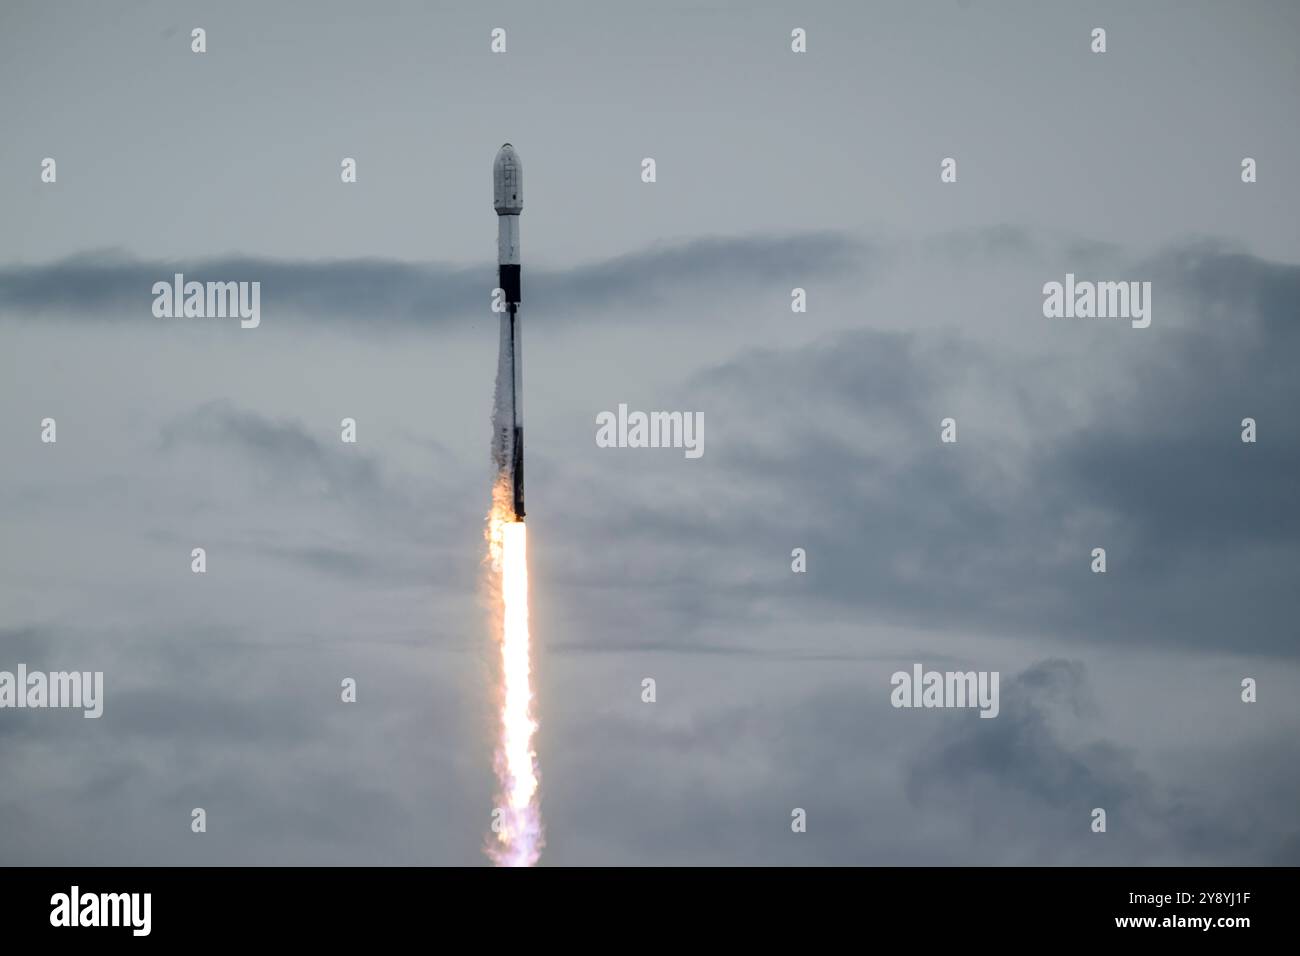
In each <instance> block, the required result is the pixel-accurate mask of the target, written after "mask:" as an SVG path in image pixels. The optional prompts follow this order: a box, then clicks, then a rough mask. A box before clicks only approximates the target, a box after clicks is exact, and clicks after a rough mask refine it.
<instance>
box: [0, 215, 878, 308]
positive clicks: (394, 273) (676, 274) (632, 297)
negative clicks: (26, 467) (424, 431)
mask: <svg viewBox="0 0 1300 956" xmlns="http://www.w3.org/2000/svg"><path fill="white" fill-rule="evenodd" d="M861 253H862V249H861V247H860V245H859V243H857V242H855V241H854V240H852V239H850V238H849V237H847V236H844V235H841V234H837V233H808V234H802V235H792V236H785V237H780V238H766V237H753V238H706V239H695V240H692V241H688V242H681V243H661V244H659V245H656V246H652V247H650V248H648V249H646V250H643V251H641V252H636V253H630V254H626V255H621V256H616V257H614V258H611V259H607V260H605V261H602V262H595V263H591V264H588V265H579V266H573V267H569V268H564V269H546V268H532V267H529V268H528V271H527V278H526V280H525V281H526V289H527V296H528V305H529V310H530V314H531V313H532V312H533V311H534V310H537V311H538V312H539V313H540V314H541V315H544V316H548V315H549V316H558V317H564V316H568V315H584V314H591V313H592V312H593V311H595V310H600V309H605V308H608V307H609V306H610V305H613V304H615V303H617V304H618V305H619V306H620V307H622V308H645V307H650V306H654V305H658V304H661V303H662V302H663V301H664V299H665V297H666V296H668V295H670V294H671V295H680V294H681V293H682V292H683V291H686V290H689V289H701V290H706V291H707V290H714V291H715V292H725V291H728V290H730V289H733V288H735V287H737V286H740V285H744V284H753V285H760V286H762V285H775V284H782V285H786V286H787V287H788V286H789V285H790V284H791V283H795V282H797V281H808V280H810V279H815V278H818V277H823V276H834V275H843V274H845V273H846V272H848V271H849V270H851V269H853V268H855V267H856V266H857V265H858V264H859V261H860V258H861ZM176 273H182V274H184V276H185V281H187V282H190V281H196V282H209V281H212V282H234V281H240V282H245V281H246V282H253V281H257V282H261V284H262V285H261V296H262V298H261V307H262V309H263V310H272V309H275V310H283V311H284V312H285V313H286V314H293V315H297V316H302V317H309V318H312V319H321V320H326V319H349V320H358V321H368V320H374V321H381V322H399V323H407V322H410V323H419V324H427V323H431V322H440V321H448V320H450V319H453V318H459V317H462V316H464V315H466V314H477V313H479V312H482V311H483V310H484V309H487V308H488V307H489V305H490V301H491V291H492V288H493V287H494V286H495V285H496V269H495V267H494V266H493V265H491V264H489V263H484V264H483V265H482V266H478V267H458V266H451V265H446V264H438V263H431V264H417V263H407V262H394V261H390V260H383V259H340V260H337V261H317V262H295V261H291V260H276V259H252V258H243V257H237V256H232V257H227V258H214V259H203V260H198V261H191V262H149V261H142V260H138V259H132V258H128V257H124V256H121V255H118V254H115V253H112V252H106V253H85V254H82V255H77V256H72V257H70V258H67V259H64V260H61V261H59V262H54V263H50V264H46V265H33V266H9V267H6V268H0V313H9V314H11V315H14V314H16V315H22V316H27V315H44V314H47V313H54V314H68V315H72V316H74V317H82V318H85V319H91V320H102V319H106V318H122V317H127V318H129V317H137V318H147V319H152V318H153V315H152V311H151V309H152V306H153V301H154V296H153V293H152V291H151V290H152V288H153V284H154V283H155V282H167V283H171V282H172V279H173V276H174V275H175V274H176Z"/></svg>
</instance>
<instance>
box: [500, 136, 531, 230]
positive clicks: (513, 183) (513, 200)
mask: <svg viewBox="0 0 1300 956" xmlns="http://www.w3.org/2000/svg"><path fill="white" fill-rule="evenodd" d="M492 206H493V208H495V209H496V211H497V215H500V216H517V215H519V213H520V212H521V211H522V210H523V208H524V168H523V164H522V163H520V162H519V154H518V153H516V152H515V148H514V147H513V146H511V145H510V144H509V143H506V144H505V145H504V146H502V147H501V148H500V149H499V150H497V158H496V160H495V161H494V162H493V163H492Z"/></svg>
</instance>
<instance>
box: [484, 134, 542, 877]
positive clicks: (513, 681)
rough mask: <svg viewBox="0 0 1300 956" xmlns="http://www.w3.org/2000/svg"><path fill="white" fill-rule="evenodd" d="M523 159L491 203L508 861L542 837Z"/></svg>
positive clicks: (492, 518) (500, 811) (504, 852)
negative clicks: (527, 456) (501, 304)
mask: <svg viewBox="0 0 1300 956" xmlns="http://www.w3.org/2000/svg"><path fill="white" fill-rule="evenodd" d="M523 200H524V193H523V168H522V166H521V165H520V162H519V156H518V154H517V153H516V152H515V150H514V147H513V146H511V145H510V144H509V143H506V144H505V145H504V146H502V147H501V150H500V151H499V152H498V153H497V156H496V161H495V162H494V163H493V164H492V204H493V206H494V207H495V208H496V212H497V270H498V272H497V279H498V283H499V286H500V288H501V290H502V292H503V293H504V297H505V310H504V311H503V312H502V313H501V345H500V352H499V354H498V358H497V384H496V400H495V403H494V406H493V411H492V457H493V463H494V464H495V466H496V475H495V477H494V479H493V486H492V510H491V512H490V513H489V514H488V521H487V541H488V558H489V561H490V566H491V578H490V587H491V590H492V592H493V595H494V597H495V600H494V601H493V612H494V613H493V630H494V636H495V637H496V638H497V639H498V640H499V642H500V658H499V661H500V683H499V686H498V695H497V696H498V703H499V705H500V738H499V740H498V743H497V748H496V755H495V761H494V764H495V770H496V774H497V780H498V783H499V785H500V789H499V791H498V800H499V804H498V806H497V812H495V813H494V814H493V828H492V829H493V833H494V836H493V838H492V839H491V840H490V841H489V843H488V846H487V853H488V856H490V857H491V858H492V859H493V860H494V861H495V862H496V863H498V864H500V865H503V866H532V865H533V864H534V863H536V862H537V860H538V859H539V857H540V856H541V852H542V847H543V846H544V844H545V839H544V836H543V831H542V815H541V808H540V806H539V798H538V787H539V783H540V780H539V774H538V768H537V751H536V750H535V749H534V746H533V735H534V734H535V733H536V732H537V720H536V717H535V716H534V711H533V701H534V698H533V689H532V639H531V637H530V635H529V625H528V537H527V525H525V524H524V426H523V414H522V407H521V403H520V390H521V387H522V383H523V376H522V367H523V362H522V358H523V356H522V353H521V352H520V347H519V299H520V294H519V287H520V282H519V214H520V212H522V211H523V208H524V201H523Z"/></svg>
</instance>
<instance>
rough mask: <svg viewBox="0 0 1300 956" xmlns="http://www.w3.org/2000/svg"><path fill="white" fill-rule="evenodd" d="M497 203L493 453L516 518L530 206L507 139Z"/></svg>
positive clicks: (499, 162) (496, 168) (495, 169)
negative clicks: (523, 266) (523, 275)
mask: <svg viewBox="0 0 1300 956" xmlns="http://www.w3.org/2000/svg"><path fill="white" fill-rule="evenodd" d="M492 205H493V207H495V209H496V212H497V283H498V285H499V287H500V288H501V290H502V292H503V293H504V296H503V298H504V300H505V302H504V305H505V309H504V311H502V313H501V348H500V352H499V353H498V356H497V398H496V407H495V409H494V411H493V423H492V427H493V429H494V431H495V434H494V437H493V443H492V448H493V455H494V458H495V461H496V466H497V469H498V474H499V475H500V476H501V477H502V478H504V479H505V480H506V481H508V482H509V489H510V502H511V507H512V509H513V511H514V519H515V520H516V521H522V520H523V518H524V418H523V410H522V407H521V404H520V398H521V394H520V393H521V389H522V385H523V354H522V353H521V351H520V348H519V214H520V213H521V212H523V209H524V170H523V165H522V164H521V163H520V162H519V154H518V153H516V152H515V148H514V147H513V146H511V145H510V144H509V143H506V144H505V145H504V146H502V147H501V149H500V150H498V152H497V158H496V160H495V162H493V164H492Z"/></svg>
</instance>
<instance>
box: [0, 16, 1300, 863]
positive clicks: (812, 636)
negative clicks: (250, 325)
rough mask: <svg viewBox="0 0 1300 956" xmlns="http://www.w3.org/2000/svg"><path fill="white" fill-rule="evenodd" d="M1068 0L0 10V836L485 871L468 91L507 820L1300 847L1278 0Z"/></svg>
mask: <svg viewBox="0 0 1300 956" xmlns="http://www.w3.org/2000/svg"><path fill="white" fill-rule="evenodd" d="M1063 6H1064V5H1059V6H1058V5H1046V4H1034V3H992V2H981V0H970V2H965V3H959V2H954V3H940V2H928V3H901V2H900V3H871V4H860V3H849V2H842V3H821V4H800V5H798V6H797V8H796V7H794V6H790V5H784V4H740V3H734V4H733V3H689V4H688V3H684V2H670V3H656V4H646V5H641V4H632V3H627V4H600V3H595V2H592V3H551V4H545V5H539V4H469V3H461V4H450V3H447V4H433V3H415V2H411V3H396V2H390V3H376V4H342V3H337V4H335V3H314V4H305V3H303V4H299V3H220V4H218V3H210V4H207V3H173V2H166V3H163V2H158V3H153V2H139V3H114V4H98V3H95V4H92V3H66V4H58V5H52V4H43V3H34V2H33V3H24V2H18V3H6V4H4V6H3V8H0V89H4V90H6V93H5V96H4V97H3V99H0V129H3V131H4V134H3V135H0V448H2V449H4V452H3V458H2V459H0V462H2V464H0V529H3V533H2V534H0V670H6V669H8V670H12V669H14V668H15V667H16V666H17V665H18V664H19V663H25V664H27V665H28V667H29V668H32V669H46V670H68V669H77V670H102V671H104V674H105V684H106V690H105V703H104V716H103V717H102V718H101V719H99V720H83V719H82V718H81V716H80V714H79V713H78V712H56V711H29V710H24V711H15V710H0V766H3V767H4V772H3V773H0V863H5V864H147V863H157V864H167V863H182V864H200V863H219V864H239V863H256V864H272V863H283V864H294V863H308V864H314V863H330V864H340V863H342V864H345V863H379V864H382V863H403V864H457V865H462V864H468V865H479V864H485V863H486V862H487V861H486V858H485V857H484V856H483V854H482V852H481V847H482V844H483V842H484V838H485V835H486V834H487V832H488V826H489V824H490V819H491V811H492V806H493V791H494V780H493V777H492V764H491V751H492V747H493V736H494V733H495V727H494V710H493V701H492V699H491V693H490V687H491V680H490V675H489V671H490V662H491V660H492V652H493V646H492V644H491V635H490V633H489V630H488V618H487V609H486V607H485V604H484V597H483V593H482V587H481V584H482V573H483V569H482V559H483V551H484V545H483V515H484V512H485V511H486V508H487V506H488V497H489V486H490V481H491V474H490V462H489V440H490V437H491V436H490V424H489V415H490V412H491V401H492V388H493V375H494V374H495V368H496V348H497V331H496V317H495V316H494V315H493V314H492V313H491V312H490V310H489V307H488V306H489V294H490V290H491V289H492V287H493V286H494V285H495V269H494V264H493V263H494V260H493V256H494V254H495V233H496V225H497V224H496V217H495V215H494V214H493V213H492V210H491V204H490V167H491V162H492V158H493V156H494V155H495V152H496V150H497V148H498V147H499V146H500V144H501V143H502V142H504V141H506V140H509V141H511V142H512V143H514V144H515V146H516V147H517V149H518V150H519V153H520V156H521V158H522V161H523V164H524V167H525V177H524V182H525V211H524V213H523V216H522V221H521V233H522V249H523V262H524V273H523V274H524V280H523V282H524V306H523V313H522V314H523V322H524V335H523V341H524V349H525V362H524V399H523V407H524V413H525V418H526V422H527V429H526V434H527V458H528V480H529V488H528V504H529V518H528V523H529V525H530V532H529V538H530V569H531V574H532V579H533V583H532V588H533V590H532V617H533V634H534V638H535V640H536V641H537V643H538V662H537V664H538V675H537V693H538V711H539V716H540V720H541V730H540V733H539V736H538V748H539V754H540V761H541V775H542V794H543V796H542V806H543V816H544V819H545V821H546V826H547V841H548V846H547V849H546V852H545V854H544V856H543V862H544V863H550V864H621V865H622V864H641V863H646V864H672V863H685V864H708V863H714V864H719V863H720V864H730V863H747V864H749V863H753V864H785V863H812V864H827V863H837V864H842V863H861V864H914V863H938V864H976V863H980V864H1013V863H1043V864H1059V865H1069V864H1107V863H1117V864H1140V865H1146V864H1161V863H1171V864H1184V863H1209V864H1259V863H1289V864H1295V863H1300V822H1297V819H1296V813H1295V808H1296V806H1297V805H1298V803H1300V745H1298V744H1297V741H1298V740H1300V708H1298V707H1297V706H1296V704H1295V701H1296V700H1297V698H1298V695H1300V661H1297V652H1298V651H1300V643H1298V642H1297V632H1296V620H1297V612H1298V611H1300V597H1298V596H1297V594H1298V593H1300V592H1297V588H1296V586H1295V585H1296V581H1295V575H1296V571H1297V569H1300V511H1298V510H1297V508H1296V506H1295V496H1296V475H1297V474H1300V425H1297V423H1296V421H1295V409H1296V408H1297V407H1300V378H1297V376H1296V374H1295V369H1296V363H1297V357H1300V329H1298V328H1297V325H1296V302H1297V301H1300V233H1297V231H1296V228H1295V224H1296V222H1297V221H1300V202H1298V194H1297V190H1296V188H1295V185H1294V176H1293V171H1294V169H1295V168H1296V165H1297V157H1298V156H1300V130H1298V129H1297V126H1296V124H1295V122H1294V119H1295V115H1294V110H1295V102H1296V94H1297V92H1300V53H1298V52H1297V51H1298V50H1300V44H1298V43H1297V40H1300V29H1298V28H1300V10H1298V9H1297V8H1296V7H1295V6H1294V5H1293V4H1289V3H1281V2H1279V3H1265V2H1250V3H1246V4H1239V5H1231V6H1229V5H1226V4H1193V3H1173V2H1160V3H1144V4H1141V5H1133V4H1129V3H1117V4H1088V5H1082V4H1080V5H1076V6H1077V7H1078V9H1077V10H1073V11H1067V10H1065V9H1063ZM796 9H797V12H795V11H796ZM1098 26H1100V27H1104V28H1106V30H1107V45H1108V51H1107V52H1106V53H1105V54H1093V53H1091V52H1090V51H1089V44H1090V38H1089V34H1090V31H1091V29H1092V28H1093V27H1098ZM194 27H203V28H205V29H206V30H207V42H208V52H207V53H205V54H202V55H196V54H194V53H191V52H190V37H189V35H190V30H191V29H192V28H194ZM494 27H503V28H505V29H506V30H507V37H508V52H507V53H506V54H505V55H493V54H492V53H490V52H489V33H490V31H491V29H492V28H494ZM795 27H803V28H805V29H806V30H807V31H808V52H807V53H806V54H801V55H796V54H793V53H791V52H790V31H791V30H792V29H793V28H795ZM345 156H347V157H354V158H355V159H356V160H357V164H358V182H357V183H355V184H347V185H345V184H343V183H341V182H340V177H339V170H340V166H339V164H340V160H341V159H342V158H343V157H345ZM949 156H951V157H954V158H956V160H957V164H958V180H957V182H956V183H955V184H942V183H940V181H939V164H940V161H941V160H942V159H943V158H944V157H949ZM45 157H52V158H54V159H55V160H56V161H57V171H58V178H57V182H56V183H53V184H46V183H42V182H41V178H40V171H41V160H42V159H43V158H45ZM645 157H653V158H655V160H656V162H657V174H658V178H657V182H655V183H653V184H647V183H643V182H642V181H641V177H640V171H641V161H642V159H643V158H645ZM1243 157H1252V158H1254V159H1255V160H1256V161H1257V164H1258V182H1256V183H1253V184H1244V183H1242V181H1241V161H1242V158H1243ZM174 272H185V273H186V274H187V276H189V277H191V278H198V279H213V280H231V281H238V280H245V281H252V280H257V281H260V282H261V283H262V300H261V324H260V326H259V327H258V328H256V329H241V328H240V327H239V323H238V321H236V320H223V319H174V320H162V319H157V318H155V317H154V316H153V314H152V312H151V306H152V302H153V296H152V294H151V291H150V290H151V287H152V284H153V283H154V282H156V281H159V280H169V279H170V277H171V276H172V274H173V273H174ZM1066 273H1075V274H1077V275H1078V276H1079V277H1080V278H1081V279H1083V278H1086V279H1094V280H1116V281H1118V280H1144V281H1150V282H1151V283H1152V299H1151V301H1152V322H1151V325H1150V327H1149V328H1146V329H1135V328H1132V327H1131V326H1130V324H1129V322H1127V321H1117V320H1088V319H1078V320H1073V319H1071V320H1065V319H1046V318H1044V317H1043V311H1042V304H1043V295H1042V287H1043V284H1044V283H1045V282H1049V281H1053V280H1055V281H1062V280H1063V279H1064V276H1065V274H1066ZM794 287H802V288H805V289H806V290H807V295H808V312H807V313H803V314H794V313H792V312H791V310H790V291H791V289H792V288H794ZM620 403H626V404H628V405H629V406H630V407H631V408H633V409H645V410H658V409H662V410H683V411H699V412H702V413H703V415H704V420H705V445H704V447H705V453H704V455H703V456H702V457H701V458H699V459H694V460H691V459H686V458H685V457H684V456H683V454H682V453H681V452H680V451H677V450H668V449H662V450H651V449H607V448H599V447H597V445H596V443H595V440H594V436H595V431H596V427H595V417H596V415H597V414H598V413H600V412H602V411H606V410H615V409H617V407H618V405H619V404H620ZM46 417H53V418H55V419H56V420H57V422H58V441H57V443H56V444H54V445H48V444H43V443H41V441H40V425H39V423H40V421H41V420H42V419H43V418H46ZM344 417H352V418H355V419H356V420H357V423H358V438H359V441H358V443H357V444H356V445H347V444H343V443H342V442H340V441H339V421H340V419H342V418H344ZM946 417H952V418H954V419H956V421H957V423H958V441H957V443H956V444H943V443H941V442H940V441H939V432H940V428H939V423H940V420H941V419H943V418H946ZM1245 417H1252V418H1254V419H1256V421H1257V422H1258V441H1257V442H1256V443H1254V444H1243V443H1242V441H1241V440H1240V434H1241V420H1242V419H1243V418H1245ZM194 547H204V548H206V549H207V553H208V572H207V573H206V574H205V575H195V574H192V573H191V572H190V551H191V549H192V548H194ZM796 547H800V548H804V549H806V551H807V555H808V570H807V573H805V574H794V573H792V572H791V568H790V564H791V557H790V555H791V550H792V549H793V548H796ZM1095 547H1105V548H1106V549H1107V556H1108V568H1107V573H1106V574H1104V575H1097V574H1093V573H1091V572H1090V570H1089V564H1090V561H1091V557H1090V553H1091V551H1092V549H1093V548H1095ZM914 663H921V664H922V665H924V666H925V667H926V668H933V669H939V670H996V671H999V672H1000V673H1001V675H1002V682H1001V712H1000V714H999V716H998V717H997V718H996V719H992V720H982V719H979V718H978V717H977V716H976V714H975V712H973V711H970V710H947V711H945V710H902V709H894V708H893V707H891V706H890V702H889V696H890V689H891V688H890V683H889V679H890V675H891V674H892V673H893V672H894V671H896V670H909V671H910V669H911V667H912V665H913V664H914ZM348 676H350V677H354V678H356V680H357V682H358V701H357V703H356V704H351V705H345V704H343V703H341V702H340V700H339V682H340V680H341V679H342V678H344V677H348ZM646 677H653V678H654V679H655V680H656V682H657V690H658V700H657V702H656V703H654V704H653V705H650V704H645V703H643V702H642V700H641V681H642V680H643V679H644V678H646ZM1245 677H1253V678H1256V679H1257V680H1258V682H1259V684H1258V687H1259V690H1258V693H1259V699H1258V702H1256V703H1253V704H1246V703H1243V702H1242V701H1241V697H1240V694H1241V681H1242V679H1243V678H1245ZM193 807H204V808H205V809H206V810H207V813H208V833H206V834H203V835H196V834H193V833H191V832H190V811H191V809H192V808H193ZM795 807H800V808H804V809H806V811H807V815H808V830H807V832H806V833H804V834H795V833H792V832H791V828H790V813H791V810H792V809H793V808H795ZM1094 807H1104V808H1106V810H1107V814H1108V832H1107V833H1105V834H1095V833H1092V832H1091V831H1090V823H1091V816H1090V811H1091V810H1092V809H1093V808H1094Z"/></svg>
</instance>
